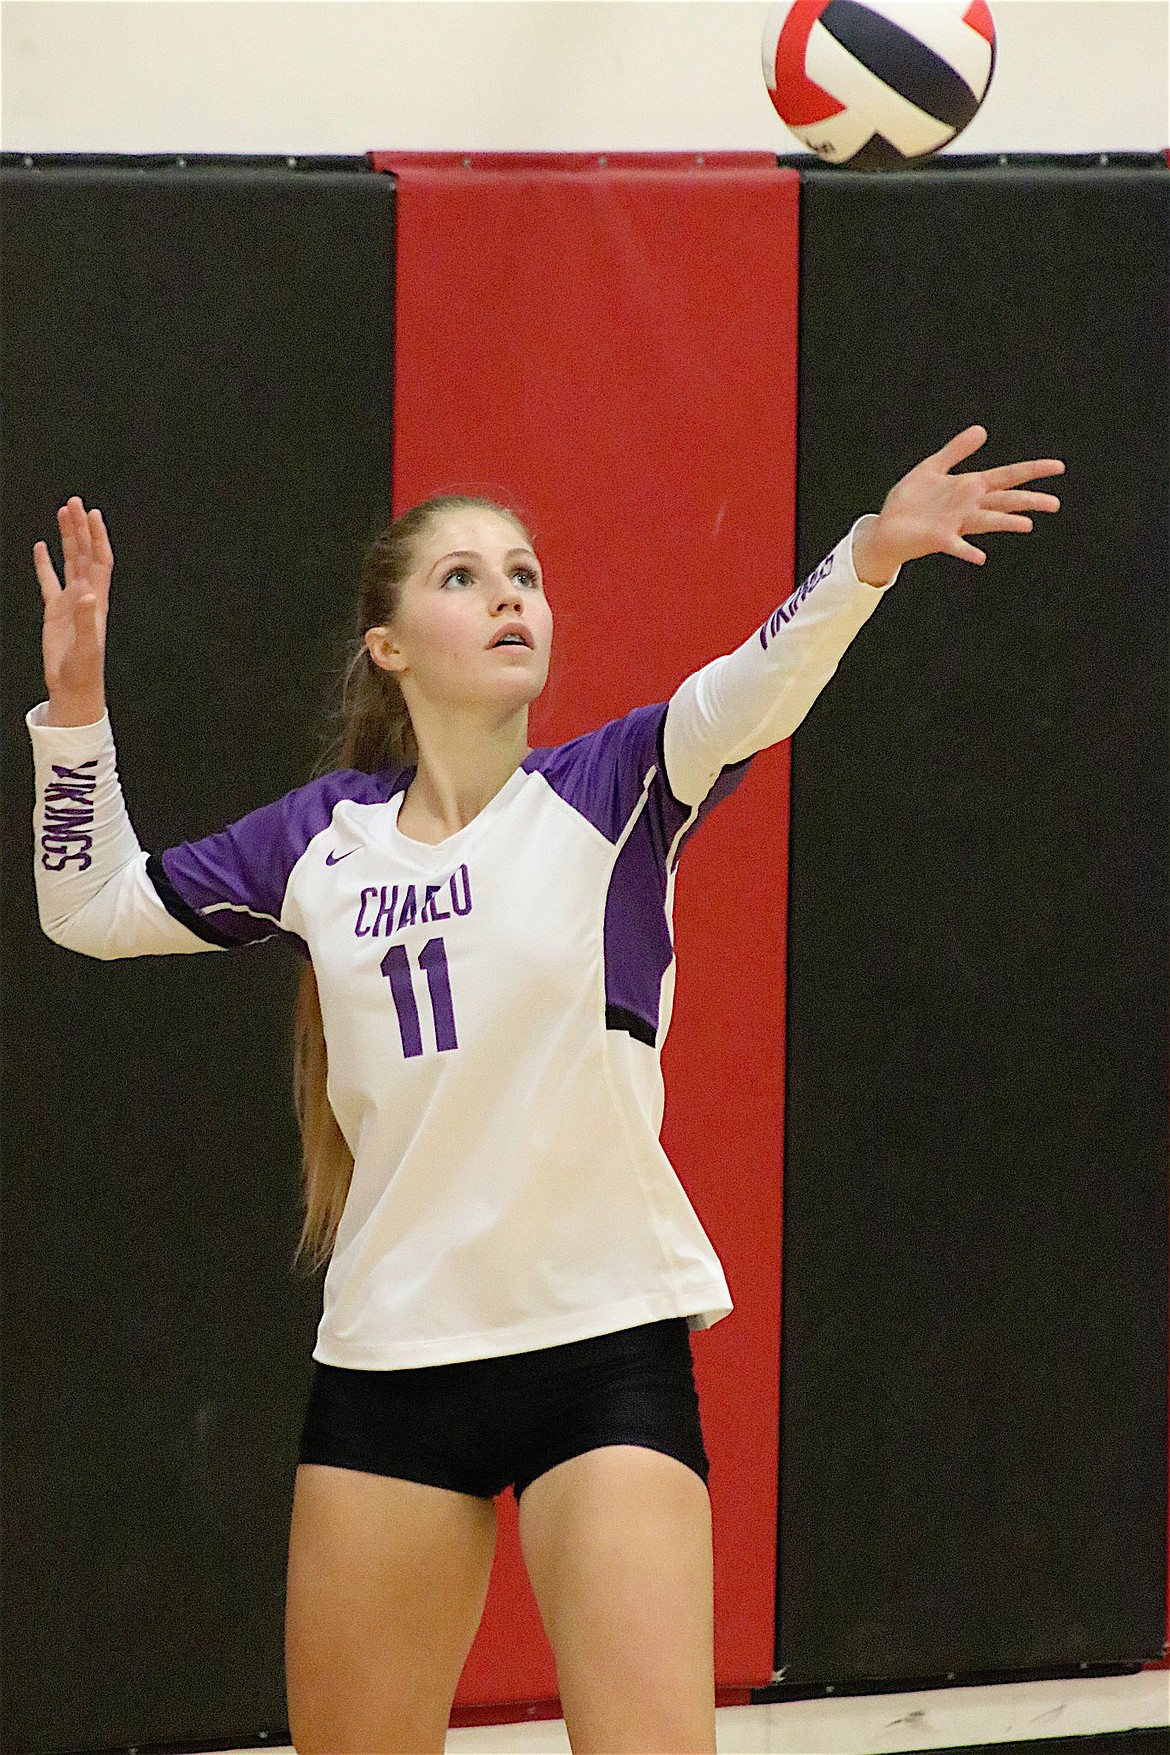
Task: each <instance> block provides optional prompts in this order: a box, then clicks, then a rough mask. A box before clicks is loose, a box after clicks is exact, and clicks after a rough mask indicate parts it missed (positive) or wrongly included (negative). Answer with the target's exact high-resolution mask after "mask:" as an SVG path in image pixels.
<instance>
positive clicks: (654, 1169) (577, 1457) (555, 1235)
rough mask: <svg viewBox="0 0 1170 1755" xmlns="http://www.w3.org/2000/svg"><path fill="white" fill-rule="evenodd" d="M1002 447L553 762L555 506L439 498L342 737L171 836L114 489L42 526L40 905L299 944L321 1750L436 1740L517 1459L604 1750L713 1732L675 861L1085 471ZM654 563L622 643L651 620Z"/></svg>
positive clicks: (408, 536)
mask: <svg viewBox="0 0 1170 1755" xmlns="http://www.w3.org/2000/svg"><path fill="white" fill-rule="evenodd" d="M986 437H987V434H986V432H985V431H984V429H983V428H982V427H979V426H973V427H968V428H966V429H965V431H963V432H961V433H959V434H958V435H957V436H956V437H955V438H953V439H952V440H950V442H949V443H948V444H947V445H944V446H943V447H942V449H941V450H940V451H938V452H935V453H933V454H932V455H931V456H929V457H927V458H925V459H924V460H923V461H922V462H921V463H919V464H918V465H916V467H915V468H913V469H912V470H910V472H909V473H908V474H907V475H905V476H904V477H903V478H902V479H901V480H900V481H899V482H898V483H897V484H896V485H895V486H894V487H893V488H892V489H891V490H890V493H889V494H888V495H887V496H886V499H885V501H884V503H883V506H882V510H881V512H880V513H878V514H873V513H869V514H865V515H863V516H862V517H861V518H859V519H858V520H857V522H856V523H855V524H854V526H853V527H852V529H851V530H850V532H849V534H848V535H847V536H846V537H845V538H844V539H843V540H842V541H841V542H839V543H838V544H837V546H836V547H835V548H834V549H833V550H832V551H831V553H830V554H829V555H827V556H826V558H825V559H824V560H823V561H822V562H821V564H820V565H819V566H818V567H817V568H816V569H814V571H813V572H812V573H811V574H810V575H809V576H808V578H807V579H806V580H805V581H804V582H803V584H802V585H801V586H800V587H799V588H798V589H797V590H796V591H794V592H793V593H792V594H791V595H790V596H789V597H787V598H786V599H785V600H784V602H783V603H781V604H780V605H779V606H778V607H777V609H776V610H775V612H774V613H773V614H772V615H770V616H769V618H768V620H767V621H766V622H764V624H763V625H762V626H761V627H759V628H756V629H754V630H753V631H752V632H751V633H750V634H749V635H748V637H747V638H746V639H744V640H743V642H742V644H740V645H738V646H737V647H735V648H734V649H733V650H731V651H729V652H726V653H724V654H723V655H721V656H718V657H716V658H713V659H712V660H711V661H710V662H709V663H707V664H705V665H704V666H702V667H701V668H700V669H699V670H697V671H695V672H694V673H693V674H691V675H689V676H687V677H684V678H683V679H682V680H681V681H680V683H679V685H678V687H677V688H676V689H675V690H674V692H673V694H672V696H671V698H670V700H669V701H666V702H660V703H656V704H652V705H644V706H637V707H635V708H634V709H633V710H632V711H630V712H629V713H627V714H626V715H625V716H623V717H622V718H619V719H617V720H614V721H612V722H610V723H609V724H607V725H604V726H602V727H600V728H599V729H596V730H593V731H588V732H586V733H584V734H583V735H581V736H579V737H575V738H572V739H570V740H569V741H568V742H566V743H563V744H560V745H557V746H555V747H552V748H541V749H532V748H530V747H529V745H528V740H527V728H528V709H529V706H530V704H531V702H532V701H533V700H534V699H536V697H537V696H538V695H539V694H540V692H541V690H542V688H543V687H544V683H545V679H546V676H547V673H548V663H549V653H550V649H551V642H552V633H553V612H552V607H551V603H550V601H549V598H548V596H547V595H546V593H545V589H544V582H543V578H542V574H541V568H540V563H539V560H538V558H537V556H536V554H535V552H534V550H533V546H532V541H531V538H530V536H529V533H528V532H527V530H526V529H525V528H524V526H523V525H522V524H521V523H520V521H519V519H518V518H517V517H516V516H515V514H514V513H513V512H511V511H510V510H509V509H508V508H506V507H498V506H496V505H495V504H494V503H492V502H488V501H483V500H479V499H475V498H465V497H440V498H437V499H435V500H432V501H427V502H425V503H424V504H423V505H421V506H419V507H415V508H412V509H411V510H410V511H408V512H406V513H404V514H403V515H402V516H401V517H400V518H399V519H398V520H396V521H395V523H394V524H392V525H391V526H390V527H389V529H388V530H387V531H385V532H384V533H383V535H382V536H381V537H380V538H379V539H378V540H377V541H376V542H375V544H374V545H373V547H372V549H371V550H370V551H369V553H368V554H367V558H366V564H365V567H364V570H363V582H362V593H361V601H360V605H359V621H360V634H361V639H360V644H359V645H358V646H357V647H356V649H355V652H354V655H353V662H352V664H351V665H350V666H349V669H348V672H347V678H346V693H345V699H346V703H347V706H346V722H345V731H344V734H343V737H342V740H341V744H340V746H339V755H340V760H338V761H336V762H335V763H334V765H333V766H332V767H331V768H329V769H328V770H327V771H325V772H324V773H320V774H318V775H317V776H316V777H315V778H314V779H312V780H311V781H310V782H309V783H308V784H307V785H305V786H302V787H299V788H297V789H295V790H294V791H292V792H290V793H288V794H286V795H285V796H284V797H283V798H281V799H279V800H278V801H276V802H275V803H272V804H268V805H262V806H261V807H259V808H258V809H257V810H255V811H253V812H251V813H250V814H249V815H247V816H245V817H243V818H241V819H240V820H239V821H238V822H236V823H233V824H232V825H230V826H229V827H228V828H226V829H224V830H222V831H221V832H219V833H217V834H213V835H209V836H207V837H205V838H203V839H201V840H197V841H194V842H184V843H182V844H180V845H179V846H177V847H173V848H170V849H168V850H167V851H166V852H164V853H163V854H161V855H155V854H150V853H147V852H146V851H145V850H144V849H142V848H141V847H140V845H139V843H138V840H137V837H136V835H135V833H134V830H133V827H132V825H131V823H130V820H129V817H128V815H127V812H126V808H125V803H124V801H123V798H122V794H121V789H120V786H119V782H118V775H117V768H116V760H115V750H114V742H113V735H112V731H111V727H110V721H109V716H108V713H107V710H106V703H105V691H104V656H105V628H106V618H107V612H108V604H109V591H110V579H111V574H112V570H113V564H114V557H113V552H112V549H111V546H110V541H109V537H108V534H107V532H106V529H105V525H104V522H103V519H102V515H101V512H100V511H98V510H97V509H96V508H95V509H93V510H90V511H88V512H87V511H86V509H85V507H84V505H83V503H82V502H81V500H80V499H79V498H78V497H76V496H74V497H73V498H72V499H70V500H69V502H68V504H67V505H65V506H63V507H61V508H60V510H59V512H58V525H59V529H60V535H61V543H62V549H63V554H64V574H65V582H64V585H62V584H61V583H60V581H59V579H58V577H57V575H56V573H55V571H54V568H53V565H52V562H51V559H50V556H49V550H48V547H47V545H46V544H45V543H44V542H38V543H37V544H36V546H35V548H34V551H33V554H34V562H35V567H36V572H37V576H38V579H39V581H40V586H41V593H42V597H43V601H44V631H43V654H44V669H45V682H46V687H47V690H48V696H49V698H48V701H47V702H41V703H40V704H39V705H37V706H36V707H34V708H32V709H31V710H30V711H29V713H28V714H27V715H26V722H27V724H28V728H29V735H30V737H31V739H32V745H33V756H34V766H35V787H36V790H35V804H34V812H33V827H34V838H35V864H34V871H35V882H36V891H37V904H38V911H39V916H40V922H41V926H42V928H43V930H44V931H45V933H46V934H47V935H48V936H49V938H50V939H52V940H53V941H54V942H55V943H57V944H59V945H62V946H64V947H66V948H68V949H71V950H75V951H78V952H80V953H81V954H83V955H86V956H92V957H98V958H102V959H110V958H115V957H126V956H142V955H162V954H166V953H171V952H173V953H184V952H202V951H214V950H231V949H237V948H240V947H243V946H245V945H249V944H257V943H262V942H263V941H264V940H266V939H269V938H274V937H280V938H283V939H285V941H286V942H287V943H288V944H289V946H290V948H292V949H293V950H294V951H295V952H296V953H297V954H298V955H299V956H301V957H302V958H303V959H304V968H303V971H302V981H301V989H300V993H299V996H298V1007H297V1050H298V1052H297V1060H296V1065H295V1068H294V1072H295V1089H296V1101H297V1113H298V1119H299V1122H300V1126H301V1135H302V1143H303V1148H304V1170H305V1193H306V1216H305V1228H304V1231H303V1233H302V1244H305V1243H306V1242H308V1243H312V1244H314V1245H315V1246H316V1249H317V1252H318V1254H319V1255H320V1257H321V1259H322V1260H323V1259H326V1258H328V1261H329V1267H328V1273H327V1275H326V1279H325V1286H324V1297H323V1313H322V1317H321V1322H320V1326H319V1329H318V1334H317V1341H316V1345H315V1347H314V1351H313V1359H314V1378H313V1384H312V1388H311V1391H310V1396H309V1402H308V1406H307V1409H306V1414H305V1421H304V1427H303V1431H302V1435H301V1443H300V1456H299V1466H298V1468H297V1474H296V1483H295V1489H294V1498H293V1511H292V1521H291V1527H290V1535H289V1556H288V1579H287V1599H286V1633H285V1649H286V1664H287V1681H288V1703H289V1722H290V1728H291V1732H292V1736H293V1741H294V1743H295V1746H296V1748H297V1750H298V1751H299V1752H300V1755H310V1752H316V1755H323V1752H325V1751H328V1752H329V1755H343V1752H347V1751H348V1752H351V1755H356V1752H358V1751H360V1752H361V1755H374V1752H389V1751H406V1750H410V1751H413V1752H418V1751H440V1750H442V1749H443V1747H444V1740H445V1734H446V1731H447V1728H448V1724H449V1720H450V1713H451V1706H452V1701H453V1698H454V1695H455V1691H456V1688H457V1685H458V1682H459V1677H460V1674H461V1672H462V1669H463V1665H464V1663H465V1660H466V1658H467V1655H468V1652H469V1650H470V1647H471V1644H472V1642H473V1640H474V1638H475V1634H476V1631H477V1629H478V1627H479V1623H480V1618H481V1615H482V1612H483V1607H484V1602H485V1599H486V1595H487V1589H488V1581H489V1577H490V1573H491V1567H492V1559H493V1553H494V1546H495V1535H496V1505H495V1500H496V1496H497V1495H498V1494H499V1493H501V1492H502V1491H504V1490H505V1489H506V1488H508V1487H509V1486H510V1487H511V1488H512V1490H513V1492H514V1493H515V1496H516V1499H517V1501H518V1506H519V1530H520V1539H521V1545H522V1550H523V1555H524V1560H525V1564H526V1566H527V1569H528V1573H529V1576H530V1578H531V1581H532V1586H533V1590H534V1593H535V1595H536V1598H537V1602H538V1605H539V1608H540V1613H541V1616H542V1619H543V1623H544V1626H545V1628H546V1630H547V1633H548V1637H549V1640H550V1642H551V1645H552V1648H553V1652H554V1655H555V1659H556V1666H557V1679H558V1686H559V1691H560V1699H561V1704H562V1709H563V1711H564V1714H565V1718H566V1721H567V1726H568V1731H569V1737H570V1741H571V1744H572V1747H573V1749H574V1751H575V1755H615V1752H616V1751H622V1750H624V1751H634V1750H639V1751H651V1750H656V1751H667V1750H669V1751H671V1752H672V1755H687V1752H694V1755H699V1752H706V1755H710V1752H712V1751H714V1750H715V1686H714V1655H713V1650H714V1647H713V1638H714V1636H713V1597H712V1581H713V1575H712V1553H711V1514H710V1499H709V1495H708V1485H707V1483H708V1459H707V1455H706V1452H705V1449H704V1445H703V1436H702V1430H701V1425H700V1419H699V1408H698V1401H697V1396H696V1391H695V1385H694V1379H693V1373H692V1361H691V1352H690V1338H689V1331H690V1330H691V1329H696V1328H708V1327H710V1326H711V1325H712V1324H713V1323H715V1322H717V1321H719V1320H720V1319H721V1318H722V1317H723V1316H725V1315H727V1314H728V1312H729V1311H730V1310H731V1308H732V1302H731V1298H730V1295H729V1293H728V1289H727V1283H726V1280H725V1278H724V1275H723V1272H722V1268H721V1266H720V1263H719V1259H718V1257H717V1256H716V1254H715V1252H714V1250H713V1248H712V1246H711V1244H710V1242H709V1240H708V1239H707V1236H706V1234H705V1232H704V1231H703V1229H702V1226H701V1225H700V1223H699V1220H698V1218H697V1215H696V1214H695V1212H694V1210H693V1208H692V1207H691V1204H690V1202H689V1200H688V1199H687V1196H686V1194H685V1192H684V1190H683V1188H682V1185H681V1183H680V1182H679V1179H678V1177H677V1176H676V1174H675V1172H674V1170H673V1167H672V1166H671V1164H670V1161H669V1159H668V1158H667V1157H666V1154H665V1152H664V1151H663V1149H662V1146H661V1144H660V1141H659V1137H658V1136H659V1129H660V1125H661V1120H662V1112H663V1100H664V1091H663V1085H662V1077H661V1069H660V1055H661V1049H662V1044H663V1041H664V1039H665V1036H666V1032H667V1028H668V1026H669V1021H670V1012H671V1000H672V995H673V987H674V972H675V968H674V956H673V945H672V937H671V909H672V902H673V893H674V882H675V875H676V868H677V863H678V858H679V855H680V852H681V849H682V847H683V845H684V844H685V842H686V840H687V838H688V837H689V836H690V835H691V834H692V833H693V832H694V831H695V829H696V828H697V827H698V826H699V825H700V824H701V822H702V821H703V818H704V817H705V815H706V814H707V813H708V812H709V811H710V810H711V809H712V808H713V807H714V805H715V804H717V803H718V801H719V800H720V799H721V798H723V797H726V796H727V794H728V793H730V792H731V791H732V790H733V789H734V788H735V786H736V785H737V784H738V783H739V781H740V779H741V778H742V776H743V773H744V771H745V770H746V768H747V766H748V764H749V763H750V761H751V759H752V756H753V755H754V754H755V753H756V752H757V751H758V750H761V749H763V748H765V747H767V746H768V745H771V744H774V743H777V742H779V741H781V740H782V739H784V738H787V737H790V736H791V735H792V733H793V732H794V731H795V730H796V728H797V726H798V725H799V724H800V723H801V721H802V719H803V718H804V717H805V715H806V714H807V712H808V711H809V708H810V707H811V705H812V704H813V702H814V701H815V699H816V697H817V695H818V694H819V692H820V690H821V689H822V688H823V687H824V686H825V684H826V683H827V682H828V680H829V679H830V678H831V677H832V675H833V673H834V671H835V670H836V668H837V665H838V663H839V661H840V658H841V656H842V654H843V652H844V651H845V649H846V647H847V646H848V645H849V643H850V641H851V640H852V639H853V637H854V636H855V634H857V633H858V631H859V630H860V629H861V627H862V626H863V625H864V624H865V622H866V621H867V620H868V619H869V617H870V616H871V615H872V614H873V613H874V611H875V609H876V608H877V605H878V604H879V603H880V601H881V597H882V595H883V594H884V592H885V591H887V590H889V589H890V588H891V586H892V585H893V584H894V583H895V581H896V579H897V577H898V574H899V572H900V570H901V568H902V566H903V565H904V564H905V563H906V562H907V561H909V560H912V559H914V558H916V557H919V556H922V555H927V554H931V553H941V554H950V555H954V556H956V557H957V558H959V559H961V560H966V561H969V562H972V563H974V564H982V562H983V561H984V560H985V558H986V557H985V555H984V553H983V551H982V550H981V549H979V548H977V547H975V546H974V545H973V544H970V543H968V542H967V541H965V538H966V537H967V536H969V535H972V534H976V533H980V532H991V531H1000V530H1015V531H1026V530H1031V528H1032V521H1031V519H1030V518H1028V517H1027V516H1025V515H1024V514H1025V512H1026V511H1028V510H1039V511H1055V510H1057V509H1058V508H1059V504H1060V502H1059V500H1058V499H1057V498H1056V497H1055V496H1054V495H1051V494H1044V493H1038V492H1029V491H1022V489H1021V484H1023V483H1025V482H1028V481H1030V480H1032V479H1034V478H1037V477H1042V476H1046V475H1052V474H1057V473H1061V472H1063V469H1064V465H1063V463H1062V462H1060V461H1059V460H1058V459H1053V458H1048V459H1041V460H1035V461H1031V462H1024V463H1013V464H1005V465H1002V466H1000V467H998V468H990V469H985V470H982V471H977V472H967V473H963V474H956V473H952V471H953V470H954V467H955V465H956V464H958V463H960V462H961V461H962V460H963V459H964V458H966V457H968V456H970V455H971V454H972V453H973V452H974V451H975V450H977V449H978V448H979V446H980V445H982V444H983V443H984V442H985V440H986ZM624 589H625V595H624V597H623V600H622V603H621V605H620V611H621V613H616V614H615V613H614V610H615V608H616V607H618V606H615V605H614V603H613V602H612V601H609V602H607V604H606V606H605V608H604V610H603V611H599V612H598V637H599V638H606V639H621V638H626V639H629V638H632V637H633V635H632V633H631V620H632V619H633V620H636V614H637V602H638V590H637V586H636V584H634V585H628V586H626V587H625V588H624ZM721 600H722V601H726V593H723V594H722V596H721ZM508 635H513V636H515V637H514V638H508V637H506V636H508Z"/></svg>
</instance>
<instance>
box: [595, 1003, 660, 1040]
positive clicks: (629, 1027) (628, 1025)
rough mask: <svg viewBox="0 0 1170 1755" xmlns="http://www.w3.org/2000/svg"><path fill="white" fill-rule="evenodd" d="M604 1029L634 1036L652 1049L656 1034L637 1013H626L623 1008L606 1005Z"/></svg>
mask: <svg viewBox="0 0 1170 1755" xmlns="http://www.w3.org/2000/svg"><path fill="white" fill-rule="evenodd" d="M605 1027H606V1029H607V1030H625V1031H626V1032H627V1033H628V1034H629V1035H631V1036H636V1037H637V1039H638V1041H639V1042H645V1043H646V1045H647V1047H648V1048H653V1046H654V1043H655V1040H656V1035H657V1032H656V1031H655V1030H654V1028H653V1027H652V1025H650V1024H648V1023H647V1022H646V1020H645V1018H640V1017H639V1016H638V1014H637V1012H630V1011H627V1010H626V1008H625V1006H621V1005H607V1006H606V1008H605Z"/></svg>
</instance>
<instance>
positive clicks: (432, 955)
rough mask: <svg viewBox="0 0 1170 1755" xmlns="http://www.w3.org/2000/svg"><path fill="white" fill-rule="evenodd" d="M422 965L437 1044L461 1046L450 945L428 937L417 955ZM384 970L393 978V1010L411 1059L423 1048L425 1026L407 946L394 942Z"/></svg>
mask: <svg viewBox="0 0 1170 1755" xmlns="http://www.w3.org/2000/svg"><path fill="white" fill-rule="evenodd" d="M418 964H419V968H420V969H422V970H424V971H425V973H426V978H427V987H428V989H429V990H430V996H431V1016H432V1017H433V1018H434V1021H435V1046H436V1047H437V1048H438V1049H439V1050H440V1052H441V1051H442V1050H443V1049H444V1048H458V1046H459V1042H458V1039H457V1038H456V1035H455V1009H454V1007H453V1006H452V1004H451V978H450V975H449V974H448V970H447V947H446V945H445V944H444V943H443V941H442V939H441V938H429V939H428V940H427V942H426V944H425V945H424V946H423V948H422V950H421V951H420V952H419V954H418ZM382 973H383V975H387V976H389V978H390V991H391V993H392V994H393V995H394V1009H395V1011H396V1012H397V1013H398V1033H399V1035H400V1036H401V1037H402V1052H403V1054H404V1055H405V1057H406V1059H407V1060H409V1059H411V1058H412V1056H414V1055H416V1054H421V1053H422V1051H423V1040H422V1028H421V1025H420V1022H419V1015H418V1005H417V1003H416V1001H415V997H414V975H413V972H412V970H411V967H410V957H409V955H408V954H407V949H406V946H405V945H391V946H390V949H389V950H388V951H387V952H386V955H385V956H384V957H383V958H382Z"/></svg>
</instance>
